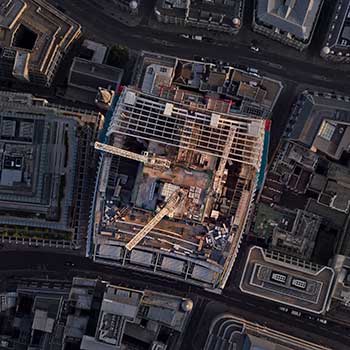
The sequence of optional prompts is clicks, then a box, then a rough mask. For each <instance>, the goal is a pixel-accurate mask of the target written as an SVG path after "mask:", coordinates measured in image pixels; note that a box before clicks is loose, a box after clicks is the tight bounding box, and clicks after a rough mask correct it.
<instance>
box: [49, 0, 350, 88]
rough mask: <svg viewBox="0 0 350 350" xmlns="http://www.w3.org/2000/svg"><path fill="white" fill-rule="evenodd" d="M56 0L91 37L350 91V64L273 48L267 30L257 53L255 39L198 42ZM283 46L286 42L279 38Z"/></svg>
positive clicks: (82, 1)
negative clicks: (224, 63) (131, 24)
mask: <svg viewBox="0 0 350 350" xmlns="http://www.w3.org/2000/svg"><path fill="white" fill-rule="evenodd" d="M50 2H51V3H52V4H54V5H56V6H57V5H58V6H59V7H60V8H61V9H64V10H65V11H66V13H67V14H68V15H70V16H71V17H72V18H74V19H75V20H77V21H78V22H79V23H80V24H81V25H82V28H83V32H84V34H85V35H86V36H87V37H89V38H91V39H93V40H96V41H98V42H102V43H105V44H107V45H112V44H115V43H118V44H123V45H126V46H128V47H130V48H132V49H136V50H149V51H154V52H159V53H164V54H169V55H176V56H179V57H185V58H193V56H194V55H199V56H202V57H210V58H215V59H219V60H223V61H228V62H230V63H236V64H243V65H246V66H251V67H255V68H257V69H259V70H260V71H261V72H263V73H268V74H269V75H272V76H276V77H279V78H281V79H282V80H283V81H289V82H295V83H298V84H300V85H312V86H315V87H318V88H324V89H327V88H328V89H329V87H330V86H332V89H333V90H337V91H339V92H341V93H347V92H348V91H350V79H349V78H350V67H346V66H344V65H331V64H326V63H325V62H323V61H322V60H321V59H319V58H316V59H314V58H313V57H308V56H306V55H304V54H300V53H299V52H298V51H297V50H293V49H290V48H288V47H286V48H285V50H283V51H287V52H288V53H290V55H288V56H287V55H284V54H282V52H281V51H282V50H278V51H273V48H274V42H273V41H271V40H268V39H266V38H264V37H263V36H258V38H259V39H261V40H259V42H269V43H270V44H271V45H269V47H266V49H265V48H264V47H261V51H260V52H258V53H256V52H253V51H252V50H251V49H250V45H251V43H250V42H249V41H248V42H243V43H242V42H240V41H226V42H221V41H220V42H218V43H216V44H210V43H205V42H198V41H196V42H195V43H194V42H193V41H192V40H189V39H184V38H181V37H180V36H179V35H178V33H176V32H164V31H159V30H157V29H153V28H151V27H150V26H148V24H147V23H146V24H145V23H142V24H141V25H139V26H136V27H128V26H126V25H124V24H121V23H120V22H118V21H117V20H115V19H114V18H113V17H110V16H107V15H106V14H105V12H104V8H103V7H102V6H100V4H99V3H97V2H95V1H91V0H69V1H67V0H50ZM219 38H221V36H219ZM278 47H282V46H281V45H280V44H278Z"/></svg>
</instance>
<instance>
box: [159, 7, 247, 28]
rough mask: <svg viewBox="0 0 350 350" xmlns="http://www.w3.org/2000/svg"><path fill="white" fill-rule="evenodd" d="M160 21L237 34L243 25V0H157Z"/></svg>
mask: <svg viewBox="0 0 350 350" xmlns="http://www.w3.org/2000/svg"><path fill="white" fill-rule="evenodd" d="M154 11H155V15H156V18H157V20H158V21H159V22H162V23H166V24H169V23H170V24H176V25H181V26H189V27H195V28H198V29H203V30H209V31H214V32H215V31H216V32H223V33H228V34H237V33H238V32H239V29H240V28H241V26H242V20H243V1H242V0H214V1H207V0H157V2H156V6H155V9H154Z"/></svg>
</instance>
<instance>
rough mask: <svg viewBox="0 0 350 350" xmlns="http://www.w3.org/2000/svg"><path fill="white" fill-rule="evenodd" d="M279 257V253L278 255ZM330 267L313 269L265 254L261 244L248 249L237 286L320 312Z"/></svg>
mask: <svg viewBox="0 0 350 350" xmlns="http://www.w3.org/2000/svg"><path fill="white" fill-rule="evenodd" d="M281 256H283V255H281ZM333 279H334V270H333V269H332V268H330V267H327V266H323V267H320V268H319V269H318V270H317V271H312V270H311V269H307V268H303V267H300V266H297V265H294V264H291V263H287V262H284V261H282V260H277V259H272V258H271V257H267V256H266V254H265V252H264V250H263V249H262V248H261V247H257V246H254V247H252V248H251V249H250V250H249V254H248V257H247V261H246V265H245V267H244V272H243V274H242V279H241V282H240V289H241V290H242V291H243V292H245V293H248V294H253V295H255V296H258V297H261V298H265V299H269V300H272V301H275V302H278V303H281V304H285V305H289V306H292V307H296V308H299V309H302V310H305V311H308V312H313V313H317V314H320V313H323V312H324V311H325V309H326V306H327V303H328V299H329V295H330V291H331V287H332V283H333Z"/></svg>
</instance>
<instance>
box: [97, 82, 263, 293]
mask: <svg viewBox="0 0 350 350" xmlns="http://www.w3.org/2000/svg"><path fill="white" fill-rule="evenodd" d="M191 97H192V95H186V96H184V95H183V96H182V97H181V98H183V99H185V100H186V99H187V98H188V99H189V100H188V101H189V103H186V102H185V100H182V99H180V96H175V98H176V99H177V100H174V99H169V98H165V97H157V96H154V95H149V94H145V93H143V92H141V91H139V90H137V89H134V88H124V90H123V92H122V93H121V95H120V96H119V99H118V103H117V105H116V107H115V110H114V115H113V117H112V120H111V123H110V127H109V130H108V133H107V136H108V137H109V142H110V144H111V145H112V146H113V147H114V148H113V147H112V151H113V150H117V151H118V153H117V154H120V155H121V156H122V157H123V158H116V157H111V156H110V154H106V153H105V154H104V156H103V158H102V162H101V168H100V175H99V183H98V189H97V192H96V194H97V196H96V199H95V217H94V222H95V224H94V226H93V227H95V230H94V242H95V247H96V249H95V253H94V259H95V260H96V261H99V262H103V263H109V264H122V265H123V266H126V267H129V268H134V269H142V270H145V271H152V272H153V273H159V274H164V275H167V276H169V277H170V276H171V277H172V278H176V279H181V280H188V281H189V282H190V283H194V284H204V285H206V286H211V287H212V286H213V285H215V284H217V283H220V280H221V279H222V278H223V277H222V275H221V273H222V272H223V266H225V264H228V263H229V261H230V259H226V258H225V257H226V256H227V255H226V254H228V253H227V252H228V251H229V250H231V249H232V250H233V249H235V247H237V243H236V242H233V243H232V244H230V243H229V242H230V238H229V237H230V235H234V236H235V237H236V238H237V239H239V237H240V232H241V228H242V225H243V223H244V221H245V218H246V215H247V210H248V206H249V203H250V198H251V195H252V193H253V188H252V185H251V184H252V183H255V182H254V181H255V180H254V179H255V177H256V173H257V171H259V167H260V162H261V154H262V149H263V137H264V133H265V121H264V120H263V119H257V118H248V117H246V116H240V115H238V114H234V113H225V112H221V113H218V111H217V110H215V111H210V110H208V107H207V108H206V107H205V106H203V104H202V102H201V101H199V102H198V103H197V102H196V101H195V100H194V99H192V100H190V98H191ZM186 101H187V100H186ZM242 139H244V140H246V142H245V143H244V144H241V143H240V140H242ZM102 150H103V149H102ZM121 151H122V153H120V152H121ZM126 151H128V152H130V151H132V152H135V153H133V154H132V155H129V154H128V153H125V152H126ZM145 152H146V153H147V155H151V157H154V159H158V160H159V161H162V160H164V159H166V160H167V162H168V163H167V164H168V165H167V166H157V164H156V163H155V162H153V163H152V162H148V161H143V160H142V159H143V158H142V155H144V154H145ZM112 153H113V152H112ZM135 160H138V161H141V163H139V162H136V161H135ZM227 160H229V164H226V162H227ZM115 162H118V163H115ZM217 163H219V169H221V170H216V165H217ZM116 164H117V168H116ZM162 164H163V163H162ZM220 164H221V165H220ZM226 165H227V167H226ZM114 169H116V170H114ZM180 190H181V191H182V192H181V193H182V196H181V202H179V203H178V205H176V207H174V209H173V210H172V212H171V214H170V215H169V214H168V215H165V217H162V218H161V221H159V222H157V225H156V226H152V229H151V231H150V232H149V235H146V237H145V238H144V239H143V240H142V242H139V243H140V244H138V245H137V246H136V247H133V249H132V250H131V252H127V250H126V249H125V245H126V244H127V242H128V241H130V239H131V238H132V237H133V236H135V234H136V233H137V232H139V231H140V230H142V229H143V228H144V227H146V226H147V225H148V224H147V223H150V222H151V221H152V220H154V218H156V217H157V215H158V214H157V213H159V211H161V210H163V208H164V207H166V205H167V203H168V201H170V199H171V198H172V196H173V194H174V193H177V192H178V191H180ZM214 193H216V195H215V194H214ZM233 198H234V199H233ZM155 214H156V215H155ZM154 215H155V216H154ZM234 232H235V233H234ZM126 254H127V259H124V256H125V257H126ZM228 255H229V254H228ZM229 256H234V255H229ZM155 261H156V266H154V264H155ZM189 269H190V270H189ZM186 271H187V272H186Z"/></svg>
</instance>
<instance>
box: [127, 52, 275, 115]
mask: <svg viewBox="0 0 350 350" xmlns="http://www.w3.org/2000/svg"><path fill="white" fill-rule="evenodd" d="M133 84H134V85H135V86H137V87H139V88H140V89H141V90H142V91H143V92H146V93H151V94H154V95H156V96H163V97H169V96H172V97H171V98H173V99H175V100H176V99H179V98H183V97H180V96H184V95H191V99H193V98H195V97H193V96H194V95H196V99H197V100H202V101H204V100H207V104H208V105H210V106H211V109H215V108H216V109H217V110H218V111H219V112H223V111H226V112H232V113H241V114H246V115H248V116H261V117H264V118H265V117H268V116H269V115H270V113H271V111H272V109H273V107H274V105H275V103H276V101H277V99H278V96H279V94H280V92H281V90H282V84H281V82H279V81H277V80H274V79H270V78H267V77H262V76H259V75H257V74H255V75H252V74H249V73H248V72H245V71H242V70H239V69H236V68H234V67H231V66H228V65H226V64H224V63H223V62H221V63H220V62H219V63H217V64H213V63H206V62H196V61H191V60H186V59H180V58H176V57H171V56H166V55H157V54H153V53H150V52H142V53H141V60H140V64H139V66H138V67H137V74H135V81H134V82H133Z"/></svg>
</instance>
